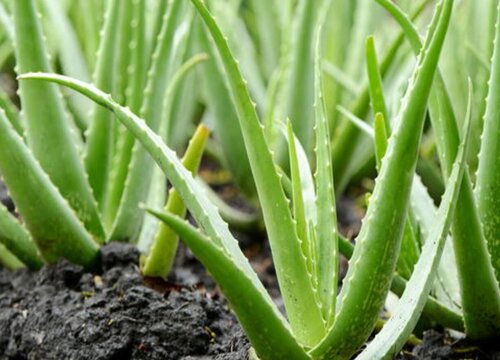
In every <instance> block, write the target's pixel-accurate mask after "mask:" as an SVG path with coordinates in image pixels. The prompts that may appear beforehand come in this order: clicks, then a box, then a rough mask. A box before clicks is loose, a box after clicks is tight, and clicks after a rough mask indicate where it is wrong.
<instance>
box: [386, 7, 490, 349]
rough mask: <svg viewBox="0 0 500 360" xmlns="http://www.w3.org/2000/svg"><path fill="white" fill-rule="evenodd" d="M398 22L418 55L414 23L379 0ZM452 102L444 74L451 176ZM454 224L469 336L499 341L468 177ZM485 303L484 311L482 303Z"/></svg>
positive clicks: (434, 111)
mask: <svg viewBox="0 0 500 360" xmlns="http://www.w3.org/2000/svg"><path fill="white" fill-rule="evenodd" d="M377 1H378V2H379V3H380V4H381V5H382V6H384V8H386V9H387V11H389V12H390V13H391V15H393V16H394V18H395V19H396V20H397V21H398V23H399V24H400V26H401V27H402V28H403V30H404V31H405V33H406V36H407V38H408V40H409V41H410V45H411V46H412V49H413V50H414V52H418V51H419V49H420V48H421V46H422V45H421V42H420V38H419V36H418V33H417V31H416V29H415V28H414V26H413V25H412V23H411V21H410V20H409V19H408V18H407V17H406V16H405V14H404V13H403V12H402V11H401V10H400V9H399V8H398V7H397V6H396V5H394V4H393V3H392V2H390V1H388V0H377ZM451 104H452V103H451V100H450V97H449V94H448V91H447V88H446V86H445V83H444V80H443V78H442V76H440V74H438V76H437V77H436V84H435V87H434V89H433V93H432V95H431V98H430V102H429V110H430V114H431V122H432V127H433V130H434V133H435V134H436V139H437V147H438V154H439V157H440V160H441V165H442V169H443V173H444V175H445V176H448V175H449V172H450V169H451V165H452V162H453V160H452V159H454V158H455V156H456V154H457V151H458V144H459V142H460V139H459V132H458V126H457V121H456V118H455V114H454V111H453V108H452V105H451ZM454 216H455V219H454V222H453V226H452V234H453V248H454V251H455V255H456V264H457V268H458V278H459V283H460V294H461V300H462V307H463V312H464V319H465V325H466V332H467V334H468V335H469V336H470V337H472V338H477V339H481V338H489V337H495V336H497V334H498V333H499V331H500V325H499V324H500V289H499V285H498V282H497V280H496V278H495V274H494V271H493V267H492V264H491V261H490V254H489V253H488V249H487V244H486V239H485V236H484V230H483V228H482V224H481V221H480V215H479V213H478V211H477V204H476V201H475V197H474V194H473V190H472V183H471V179H470V176H469V174H468V173H467V172H466V173H465V175H464V177H463V179H462V188H461V191H460V195H459V198H458V204H457V209H456V211H455V215H454ZM479 303H480V304H481V307H479V306H477V304H479Z"/></svg>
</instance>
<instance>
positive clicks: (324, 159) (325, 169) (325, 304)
mask: <svg viewBox="0 0 500 360" xmlns="http://www.w3.org/2000/svg"><path fill="white" fill-rule="evenodd" d="M330 4H331V1H325V2H324V3H323V7H322V8H321V9H320V12H321V14H322V16H320V21H319V25H318V26H317V28H316V34H315V37H316V48H315V67H314V93H315V103H314V108H315V117H316V123H315V128H316V131H315V135H316V148H315V152H316V173H315V180H316V212H317V222H316V223H315V224H314V230H315V235H316V239H317V243H316V244H315V245H316V251H317V253H318V258H317V261H318V266H317V275H316V276H317V278H318V291H319V298H320V301H321V305H322V310H323V317H324V319H325V321H326V323H327V325H328V326H330V325H331V324H332V323H333V319H334V316H335V297H336V294H337V281H338V266H339V264H338V243H337V241H338V240H337V235H338V230H337V213H336V209H335V206H336V204H335V192H334V188H333V170H332V162H331V148H330V136H329V135H330V130H329V128H328V119H327V115H326V105H325V102H324V98H323V89H322V82H321V65H320V64H321V51H320V46H321V36H322V24H324V22H325V14H326V13H327V12H328V11H327V10H328V7H329V5H330Z"/></svg>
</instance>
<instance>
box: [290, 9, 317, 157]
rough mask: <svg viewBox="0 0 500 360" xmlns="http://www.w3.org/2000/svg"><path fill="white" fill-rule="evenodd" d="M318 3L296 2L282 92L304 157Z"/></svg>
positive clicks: (308, 139)
mask: <svg viewBox="0 0 500 360" xmlns="http://www.w3.org/2000/svg"><path fill="white" fill-rule="evenodd" d="M321 4H322V1H319V4H318V1H317V2H313V1H307V0H300V1H299V2H298V4H297V10H296V13H295V16H294V19H293V25H292V27H293V28H292V31H291V34H292V35H291V37H292V40H291V43H290V46H291V48H290V54H289V56H290V59H289V61H290V65H289V68H288V82H287V83H288V86H287V89H286V100H285V101H286V116H287V117H288V118H290V119H291V121H292V124H293V128H294V131H295V134H296V135H297V137H298V138H299V141H300V143H301V144H302V146H303V147H304V149H305V150H306V153H307V154H310V153H311V149H312V138H313V133H312V129H313V127H314V110H313V102H314V47H313V46H311V44H313V43H314V31H315V23H316V21H317V18H318V13H319V11H318V9H319V8H320V7H322V6H321Z"/></svg>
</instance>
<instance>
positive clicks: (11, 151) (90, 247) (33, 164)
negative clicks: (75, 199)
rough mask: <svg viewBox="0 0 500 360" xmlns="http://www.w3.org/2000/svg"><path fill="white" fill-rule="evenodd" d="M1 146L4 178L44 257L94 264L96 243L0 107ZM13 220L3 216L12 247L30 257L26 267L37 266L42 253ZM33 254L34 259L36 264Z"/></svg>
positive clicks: (17, 253)
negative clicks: (38, 252) (37, 254)
mask: <svg viewBox="0 0 500 360" xmlns="http://www.w3.org/2000/svg"><path fill="white" fill-rule="evenodd" d="M0 146H1V147H2V151H0V171H1V173H2V176H3V179H4V181H5V183H6V185H7V187H8V189H9V191H10V194H11V196H12V199H13V200H14V203H15V204H16V207H17V209H18V211H19V213H20V214H21V216H22V218H23V220H24V223H25V225H26V228H27V229H28V230H29V232H30V234H31V236H32V238H33V240H34V242H35V243H36V245H37V247H38V249H39V251H40V253H41V255H42V256H43V258H44V259H45V260H46V261H48V262H55V261H57V260H58V259H59V258H60V257H64V258H66V259H68V260H69V261H71V262H74V263H76V264H81V265H84V266H88V267H90V266H92V265H94V263H95V260H96V258H97V255H98V246H97V243H95V242H94V240H93V239H92V236H91V235H90V234H89V233H88V232H87V230H86V229H85V227H84V225H83V224H82V223H81V222H80V220H79V219H78V217H77V216H76V214H75V212H74V211H73V210H72V209H71V208H70V206H69V204H68V202H67V201H66V200H65V199H64V198H63V197H62V196H61V194H60V193H59V191H58V190H57V188H56V187H55V185H54V184H53V183H52V182H51V181H50V179H49V177H48V176H47V174H46V173H45V172H44V171H43V169H42V168H41V166H40V164H39V163H38V162H37V160H36V159H35V158H34V156H33V154H32V153H31V151H30V150H29V149H28V147H27V146H26V145H25V143H24V142H23V140H22V139H21V137H20V136H19V135H18V134H17V132H16V131H15V130H14V128H13V127H12V125H11V124H10V122H9V121H8V120H7V118H6V116H5V113H4V112H3V111H0ZM26 174H29V176H26ZM12 220H13V219H9V218H8V217H7V218H6V217H5V216H2V222H5V223H4V225H5V226H6V227H5V228H4V229H2V230H3V231H8V232H9V233H10V235H9V234H7V235H9V239H10V241H12V242H14V241H15V243H11V244H10V249H11V250H12V251H16V255H17V256H19V257H20V258H21V259H22V260H23V261H27V262H26V265H35V267H36V266H38V265H37V264H39V262H38V261H37V258H38V257H37V256H36V255H35V254H36V252H35V250H34V249H33V247H32V246H31V245H30V241H29V236H27V234H24V233H23V230H21V229H20V228H19V227H16V226H15V225H14V224H13V223H12ZM2 227H3V226H2ZM5 244H6V245H8V244H7V243H5ZM16 248H18V249H17V250H16ZM18 250H19V251H18ZM28 257H32V260H31V261H32V262H33V263H32V264H31V263H30V261H29V260H28V259H27V258H28Z"/></svg>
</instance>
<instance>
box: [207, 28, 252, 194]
mask: <svg viewBox="0 0 500 360" xmlns="http://www.w3.org/2000/svg"><path fill="white" fill-rule="evenodd" d="M198 33H199V38H200V46H201V47H202V49H203V50H205V51H207V53H208V54H209V55H210V58H211V59H210V60H209V61H207V62H206V63H205V64H204V65H203V87H204V89H205V94H206V97H207V105H208V108H209V111H210V112H211V113H212V114H213V119H214V128H215V129H214V136H215V137H216V138H217V139H218V140H219V143H220V146H221V147H222V150H223V151H222V152H223V160H224V162H225V165H226V167H227V168H228V169H229V170H230V171H231V174H232V175H233V177H234V181H235V183H236V185H237V186H238V188H239V189H241V191H242V192H243V193H244V194H246V195H247V196H248V197H250V198H253V197H255V192H256V189H255V184H254V181H253V178H252V170H251V168H250V162H249V161H248V155H247V153H246V149H245V144H244V142H243V136H242V134H241V129H240V126H239V124H238V114H237V113H236V109H235V107H234V104H233V102H232V100H231V96H230V94H229V92H228V90H227V85H226V83H225V80H224V76H223V74H224V72H223V71H224V70H223V69H221V68H220V66H219V65H218V63H217V57H218V54H217V52H216V51H217V50H216V49H215V48H214V46H213V44H212V43H211V42H210V40H209V38H208V35H207V34H206V33H205V31H204V29H203V27H202V26H200V27H199V31H198Z"/></svg>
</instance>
